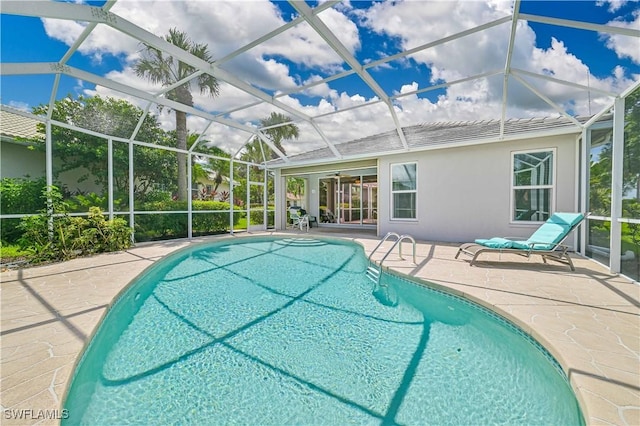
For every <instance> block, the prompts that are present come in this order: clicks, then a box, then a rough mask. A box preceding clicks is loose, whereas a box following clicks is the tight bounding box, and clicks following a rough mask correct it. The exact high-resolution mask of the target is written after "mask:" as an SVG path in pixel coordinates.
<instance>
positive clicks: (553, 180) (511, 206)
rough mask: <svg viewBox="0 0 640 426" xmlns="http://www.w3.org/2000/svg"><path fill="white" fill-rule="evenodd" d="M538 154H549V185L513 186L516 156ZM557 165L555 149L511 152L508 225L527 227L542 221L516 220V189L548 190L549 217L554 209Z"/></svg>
mask: <svg viewBox="0 0 640 426" xmlns="http://www.w3.org/2000/svg"><path fill="white" fill-rule="evenodd" d="M539 152H551V155H552V158H551V184H547V185H516V184H515V180H516V179H515V175H514V173H515V170H514V169H515V160H516V155H518V154H536V153H539ZM557 163H558V152H557V148H556V147H548V148H536V149H523V150H518V151H511V168H510V169H509V188H510V194H509V223H510V224H514V225H529V224H540V223H543V222H544V220H516V218H515V206H516V199H515V198H516V197H515V191H516V190H517V189H529V190H533V189H549V190H550V200H549V201H550V202H549V217H551V215H552V214H553V213H554V212H555V209H556V187H557Z"/></svg>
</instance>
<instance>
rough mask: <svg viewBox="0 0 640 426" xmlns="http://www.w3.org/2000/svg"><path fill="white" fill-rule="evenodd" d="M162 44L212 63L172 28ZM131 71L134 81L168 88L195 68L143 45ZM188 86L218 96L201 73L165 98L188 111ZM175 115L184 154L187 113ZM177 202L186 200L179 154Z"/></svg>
mask: <svg viewBox="0 0 640 426" xmlns="http://www.w3.org/2000/svg"><path fill="white" fill-rule="evenodd" d="M165 40H166V41H168V42H169V43H171V44H173V45H175V46H177V47H179V48H181V49H183V50H185V51H187V52H189V53H191V54H192V55H194V56H196V57H198V58H200V59H202V60H203V61H206V62H208V63H213V57H212V56H211V54H210V53H209V49H208V46H207V45H206V44H199V43H194V42H193V41H192V40H191V39H190V38H189V36H187V34H186V33H184V32H182V31H178V30H177V29H176V28H172V29H170V30H169V34H167V35H166V36H165ZM134 69H135V72H136V74H137V75H138V77H145V78H147V79H148V80H149V81H151V82H152V83H155V84H158V83H159V84H162V85H163V86H171V85H172V84H175V83H177V82H179V81H181V80H182V79H184V78H186V77H188V76H190V75H191V74H193V73H194V72H195V71H196V68H195V67H193V66H191V65H188V64H185V63H184V62H181V61H179V60H178V59H175V58H173V57H172V56H166V55H165V53H164V52H163V51H161V50H159V49H156V48H155V47H153V46H150V45H148V44H146V43H145V50H144V51H143V56H142V58H141V59H140V60H139V61H138V63H137V64H136V65H135V67H134ZM192 82H196V83H195V84H197V87H198V88H199V89H200V93H202V94H205V93H208V94H209V95H211V96H212V97H215V96H217V95H218V93H219V87H218V80H217V79H216V78H215V77H214V76H212V75H211V74H207V73H203V74H200V75H199V76H198V77H197V79H193V80H189V81H187V82H186V83H184V84H182V85H180V86H178V87H176V88H173V89H171V90H169V91H168V92H167V98H168V99H170V100H172V101H176V102H180V103H181V104H184V105H187V106H190V107H192V106H193V95H192V94H191V85H192ZM175 114H176V139H177V147H178V148H180V149H184V150H186V149H187V113H185V112H184V111H179V110H175ZM178 198H179V199H182V200H186V199H187V162H186V155H185V154H182V153H179V154H178Z"/></svg>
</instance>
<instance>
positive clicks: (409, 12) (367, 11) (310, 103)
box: [0, 0, 640, 154]
mask: <svg viewBox="0 0 640 426" xmlns="http://www.w3.org/2000/svg"><path fill="white" fill-rule="evenodd" d="M6 2H7V0H4V1H3V3H5V4H6ZM88 4H89V5H91V6H99V7H100V6H102V5H103V4H104V2H102V1H92V2H89V3H88ZM307 4H308V5H309V6H310V7H312V8H313V7H317V6H318V5H319V4H321V3H318V2H307ZM512 6H513V4H512V2H510V1H498V0H489V1H479V0H478V1H474V0H465V1H435V2H434V1H419V0H409V1H392V2H365V1H350V2H349V1H346V2H341V3H339V4H337V5H334V6H332V7H329V8H327V9H326V10H324V11H322V12H321V13H320V14H319V15H318V16H319V18H320V19H321V21H322V23H323V24H324V25H326V26H327V27H328V28H329V29H330V30H331V31H332V33H333V34H334V35H335V36H336V37H337V39H338V40H339V41H340V43H341V44H342V45H343V46H344V48H345V49H346V51H347V52H348V53H349V54H350V55H353V57H354V58H355V59H356V60H357V61H358V62H359V63H360V64H361V65H362V66H364V67H365V69H366V70H367V72H368V74H369V75H370V76H371V77H372V78H373V79H374V80H375V81H376V83H377V84H378V85H379V87H380V89H381V90H382V91H383V92H384V94H385V95H386V96H394V97H395V96H397V97H395V98H394V100H393V109H394V112H395V114H396V116H397V119H398V121H399V122H400V124H401V125H403V126H406V125H414V124H420V123H430V122H441V121H475V120H490V119H500V117H501V114H502V98H503V76H502V74H499V75H494V76H491V77H486V78H479V79H474V80H471V81H468V82H465V83H461V84H454V85H450V86H446V83H450V82H454V81H456V80H459V79H462V78H465V77H471V76H476V75H478V74H482V73H487V72H492V71H502V70H503V69H504V66H505V62H506V58H507V50H508V44H509V35H510V31H511V24H510V21H507V22H506V23H503V24H501V25H498V26H494V27H492V28H490V29H487V30H484V31H482V32H480V33H476V34H473V35H469V36H467V37H463V38H460V39H457V40H454V41H451V42H448V43H444V44H440V45H438V46H436V47H433V48H429V49H424V50H420V51H417V52H415V53H413V54H411V55H408V56H404V57H402V58H399V59H396V60H392V61H381V62H380V63H376V64H375V66H372V67H366V65H367V64H371V63H375V62H376V61H378V60H382V59H384V58H386V57H389V56H391V55H394V54H397V53H400V52H403V51H406V50H408V49H412V48H415V47H418V46H421V45H423V44H425V43H429V42H433V41H434V40H439V39H441V38H443V37H446V36H450V35H452V34H455V33H458V32H461V31H465V30H468V29H471V28H474V27H475V26H478V25H482V24H485V23H488V22H492V21H494V20H496V19H499V18H502V17H504V16H507V15H509V14H510V13H511V10H512ZM36 7H37V4H36ZM110 11H111V12H112V13H114V14H116V15H118V16H119V17H121V18H123V19H125V20H127V21H129V22H131V23H133V24H135V25H137V26H139V27H141V28H143V29H144V30H146V31H149V32H151V33H153V34H155V35H157V36H160V37H162V36H164V35H165V34H167V33H168V31H169V29H170V28H177V29H179V30H181V31H185V32H186V33H187V34H188V35H189V37H190V38H191V39H192V40H193V41H194V42H197V43H204V44H206V45H207V46H208V50H209V52H210V53H211V55H212V57H213V58H214V60H216V61H217V64H218V65H219V67H220V68H221V69H223V70H225V71H227V72H228V73H229V74H230V75H233V76H234V77H235V78H238V79H241V80H243V81H245V82H249V83H250V84H251V85H252V86H253V87H255V88H258V89H259V90H261V91H263V92H265V93H267V94H269V95H270V96H277V99H278V101H280V102H282V103H284V104H286V105H288V106H289V107H291V108H293V109H295V110H296V111H299V112H301V113H303V114H305V115H307V116H310V117H316V116H318V115H322V116H321V117H318V118H316V119H315V122H316V123H317V124H318V128H319V129H320V131H321V132H322V136H324V137H325V138H326V139H327V140H329V141H331V142H332V143H340V142H345V141H349V140H354V139H358V138H361V137H364V136H367V135H373V134H377V133H381V132H386V131H389V130H392V129H393V128H394V122H393V119H392V115H391V114H390V110H389V107H388V106H387V105H386V104H385V103H383V102H376V101H378V100H379V99H380V98H379V96H378V93H376V92H375V91H374V90H373V89H372V88H371V87H370V86H369V85H367V84H366V83H365V81H363V80H362V79H361V78H360V77H359V76H357V75H355V74H351V75H349V76H346V77H343V78H338V79H335V80H333V81H330V82H328V83H327V82H325V83H321V84H318V85H315V86H312V87H309V88H307V89H306V90H304V91H299V88H300V87H301V86H303V85H305V84H308V83H310V82H313V81H317V80H320V79H323V78H327V77H330V76H333V75H338V74H340V73H342V72H344V71H348V70H350V69H351V67H350V66H349V64H347V63H346V62H345V61H344V60H343V59H342V58H341V57H340V56H339V55H338V54H337V53H336V52H335V51H333V50H332V49H331V48H330V46H329V45H328V44H327V42H326V41H325V40H323V38H322V37H321V36H320V35H319V34H318V33H317V32H316V31H314V29H313V28H312V27H311V26H310V25H309V24H307V23H306V22H303V23H300V24H298V25H295V26H293V27H291V28H289V29H288V30H286V31H284V32H282V33H280V34H279V35H277V36H275V37H273V38H271V39H269V40H266V41H265V42H263V43H260V44H258V45H257V46H255V47H253V48H251V49H249V50H247V51H244V52H242V53H240V54H237V55H235V56H233V57H232V58H229V57H228V55H230V54H232V53H233V52H235V51H236V50H237V49H240V48H242V47H243V46H245V45H247V44H249V43H252V42H254V41H255V40H257V39H259V38H261V37H263V36H264V35H265V34H268V33H269V32H271V31H273V30H275V29H277V28H279V27H281V26H282V25H285V24H287V23H288V22H291V21H292V20H294V19H295V18H296V17H297V16H298V12H297V11H296V10H295V8H294V7H293V6H291V5H290V4H289V3H287V2H283V1H278V2H270V1H257V0H256V1H248V0H240V1H230V0H227V1H223V0H195V1H180V0H174V1H168V0H155V1H154V0H119V1H117V2H116V3H115V5H114V6H113V7H112V8H111V10H110ZM520 14H529V15H540V16H547V17H553V18H560V19H570V20H575V21H584V22H590V23H595V24H600V25H610V26H619V27H626V28H632V29H636V30H640V3H638V2H637V1H626V0H612V1H605V0H600V1H522V2H521V5H520ZM86 25H87V24H86V23H84V22H76V21H72V20H60V19H48V18H40V17H26V16H17V15H8V14H2V16H1V22H0V31H1V33H0V37H1V39H0V43H1V45H0V57H1V60H2V63H15V62H26V63H29V62H58V61H60V59H61V58H62V57H63V56H64V55H65V53H66V52H67V51H68V50H69V47H70V46H71V45H73V43H74V42H75V40H76V39H77V38H78V36H79V35H80V34H81V33H82V31H83V29H84V28H85V27H86ZM143 50H144V46H143V45H142V44H141V43H140V42H139V41H138V40H136V39H135V38H132V37H130V36H128V35H126V34H123V33H120V32H119V31H116V30H114V29H113V28H111V27H109V26H106V25H102V24H100V25H98V26H97V27H96V28H95V29H94V30H93V31H92V32H91V34H90V35H89V37H87V39H86V40H85V41H84V42H83V43H82V44H81V45H80V48H79V49H78V50H77V51H76V52H75V53H74V54H73V55H72V56H71V58H70V59H69V61H68V62H67V64H68V65H70V66H73V67H75V68H79V69H81V70H84V71H87V72H91V73H93V74H96V75H99V76H102V77H106V78H108V79H110V80H114V81H117V82H120V83H124V84H127V85H130V86H132V87H135V88H138V89H142V90H148V91H151V92H153V93H157V92H159V91H160V90H162V87H160V86H157V85H152V84H151V83H150V82H148V81H147V80H145V79H143V78H140V77H137V76H136V75H135V72H134V68H133V67H134V65H135V63H136V61H137V60H139V58H140V57H141V55H142V52H143ZM511 66H512V67H513V68H515V69H518V70H524V71H528V72H532V73H535V74H541V75H546V76H550V77H553V78H557V79H561V80H565V81H569V82H573V83H577V84H580V85H583V86H588V87H591V88H593V89H599V90H602V91H606V92H612V93H616V94H619V93H621V92H622V91H623V90H625V89H626V88H628V87H630V86H631V85H633V84H634V83H635V82H637V81H639V80H640V38H637V37H631V36H621V35H611V34H602V33H598V32H594V31H587V30H582V29H573V28H566V27H562V26H556V25H549V24H542V23H537V22H533V21H525V20H521V21H520V22H519V24H518V27H517V30H516V33H515V38H514V49H513V54H512V62H511ZM521 78H523V79H524V80H525V82H526V83H527V84H523V83H522V82H521V81H519V80H517V79H515V78H513V77H510V78H509V82H508V108H507V117H513V118H526V117H541V116H542V117H544V116H555V115H557V114H558V111H556V110H555V109H554V108H553V107H551V106H550V105H549V104H548V103H546V102H545V101H544V100H543V99H542V98H541V97H540V96H538V95H536V94H535V93H534V92H533V91H532V90H531V88H530V87H528V86H531V87H533V88H535V90H536V91H538V92H539V93H541V94H543V95H544V96H545V97H547V98H549V99H551V100H552V101H553V102H555V103H556V104H557V105H559V106H561V108H562V109H563V110H564V111H566V112H567V113H568V114H570V115H573V116H575V115H580V116H584V115H591V114H595V113H598V112H600V111H601V110H602V109H603V108H605V107H607V106H609V105H611V103H612V101H613V98H612V97H610V96H604V95H602V94H601V93H599V92H591V93H589V92H588V91H586V90H581V89H577V88H575V87H571V86H567V85H562V84H558V83H556V82H553V81H549V80H543V79H536V78H533V77H530V76H526V77H521ZM53 82H54V76H53V74H49V75H38V76H33V75H31V76H24V75H20V76H18V75H16V76H14V75H11V76H9V75H4V76H2V78H1V81H0V84H1V86H0V102H1V103H2V104H3V105H8V106H11V107H14V108H18V109H22V110H27V111H30V110H31V108H33V107H35V106H37V105H39V104H47V103H48V102H49V99H50V97H51V94H52V88H53ZM219 83H220V94H219V96H217V97H215V98H212V97H211V96H208V95H206V94H200V93H198V92H197V91H196V92H194V106H195V107H196V108H197V109H199V110H202V111H206V112H209V113H212V114H220V115H221V116H222V117H224V118H226V119H229V120H232V121H234V122H237V123H239V124H242V125H248V126H250V127H255V126H257V125H258V124H259V120H260V119H262V118H265V117H267V116H268V115H269V114H270V113H271V112H274V111H275V112H280V113H284V114H285V115H288V116H291V114H289V113H287V112H286V111H283V110H280V109H278V108H276V107H274V106H273V105H270V104H265V103H262V104H259V105H256V106H253V107H250V108H245V109H241V110H237V109H238V108H239V107H242V106H247V105H251V104H252V103H254V102H256V98H255V97H253V96H252V95H250V94H247V93H245V92H243V91H241V90H239V89H237V88H236V87H233V86H232V85H229V84H228V83H226V82H224V81H220V82H219ZM435 85H442V86H440V88H437V89H435V90H429V91H426V92H423V93H413V92H415V91H417V90H420V89H425V88H429V87H431V86H435ZM283 93H289V94H285V95H282V94H283ZM96 94H99V95H101V96H115V97H120V98H124V99H127V100H129V101H131V102H132V103H134V104H136V105H138V106H140V107H141V108H144V107H145V106H146V105H147V102H146V101H142V100H140V99H137V98H134V97H131V96H129V95H127V94H123V93H120V92H117V91H114V90H112V89H110V88H107V87H103V86H95V85H94V84H92V83H89V82H86V81H82V80H78V79H76V78H72V77H70V76H63V77H62V78H61V80H60V85H59V88H58V90H57V92H56V93H55V98H56V99H62V98H64V97H67V96H71V97H77V96H79V95H83V96H93V95H96ZM280 95H282V96H280ZM362 104H371V105H368V106H365V107H362V108H357V109H353V108H352V107H354V106H358V105H362ZM338 110H344V112H341V113H338V114H331V113H332V112H335V111H338ZM151 112H152V113H154V114H156V115H158V117H159V118H160V121H161V123H162V125H163V127H165V128H167V129H171V128H173V127H174V122H173V120H174V119H173V115H172V112H171V111H170V110H169V109H167V108H164V109H162V110H159V109H157V108H155V107H154V108H151ZM324 114H328V115H324ZM292 118H294V119H296V118H295V117H292ZM206 125H207V122H206V121H205V120H203V119H201V118H199V117H195V116H190V117H189V120H188V127H189V131H191V132H202V131H204V130H205V128H206ZM296 125H298V127H299V128H300V138H299V140H297V141H295V143H294V142H286V143H285V144H284V146H285V148H286V150H287V153H289V154H295V153H296V152H301V151H308V150H310V149H314V148H320V147H324V146H326V145H325V143H324V142H323V139H322V136H321V135H320V134H319V133H318V132H317V131H316V129H314V127H313V126H312V125H311V124H309V123H307V122H305V121H299V120H298V121H296ZM206 137H207V139H208V140H210V141H212V142H213V143H214V144H215V145H217V146H220V147H222V148H223V149H226V150H228V151H229V152H231V153H234V152H235V151H236V150H237V149H239V148H240V147H241V146H242V144H244V143H245V142H247V140H248V139H249V138H250V137H251V134H250V133H247V132H243V131H238V130H236V129H232V128H230V127H228V126H224V125H220V124H213V125H211V126H210V127H209V128H208V129H207V133H206Z"/></svg>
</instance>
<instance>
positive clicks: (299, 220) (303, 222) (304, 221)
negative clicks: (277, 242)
mask: <svg viewBox="0 0 640 426" xmlns="http://www.w3.org/2000/svg"><path fill="white" fill-rule="evenodd" d="M289 217H290V218H291V220H292V223H291V227H292V228H296V227H298V228H300V230H301V231H302V227H303V226H306V227H307V232H309V215H304V216H300V214H298V213H297V212H293V211H292V210H289Z"/></svg>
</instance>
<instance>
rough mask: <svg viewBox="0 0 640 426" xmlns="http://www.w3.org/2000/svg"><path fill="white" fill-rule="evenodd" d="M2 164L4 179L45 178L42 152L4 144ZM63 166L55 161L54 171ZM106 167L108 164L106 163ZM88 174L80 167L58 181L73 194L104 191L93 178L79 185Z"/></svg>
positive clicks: (9, 143) (68, 172)
mask: <svg viewBox="0 0 640 426" xmlns="http://www.w3.org/2000/svg"><path fill="white" fill-rule="evenodd" d="M0 157H1V163H0V167H1V169H0V175H1V177H3V178H24V177H26V176H29V177H30V178H32V179H35V178H40V177H44V176H45V174H46V172H45V169H46V161H45V153H44V152H42V151H38V150H34V149H29V148H28V147H27V146H26V145H22V144H17V143H11V142H4V141H3V142H2V151H1V155H0ZM60 164H61V162H60V160H58V159H55V158H54V161H53V167H54V170H55V169H56V168H57V167H59V166H60ZM105 167H106V163H105ZM87 173H88V171H87V169H85V168H83V167H80V168H77V169H74V170H69V171H67V172H64V173H60V176H58V179H57V181H59V182H61V183H63V184H65V185H66V186H67V189H68V190H69V191H71V192H76V191H79V192H82V193H88V192H96V193H98V194H99V193H101V192H102V191H103V189H102V187H101V186H100V185H96V184H95V183H94V181H93V178H91V177H90V178H89V179H87V180H84V181H82V182H80V183H78V179H79V178H80V177H81V176H83V175H86V174H87Z"/></svg>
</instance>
